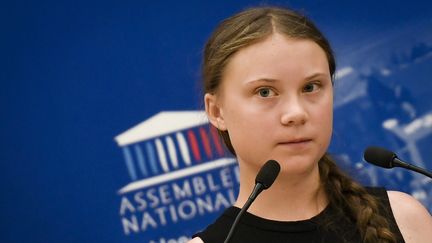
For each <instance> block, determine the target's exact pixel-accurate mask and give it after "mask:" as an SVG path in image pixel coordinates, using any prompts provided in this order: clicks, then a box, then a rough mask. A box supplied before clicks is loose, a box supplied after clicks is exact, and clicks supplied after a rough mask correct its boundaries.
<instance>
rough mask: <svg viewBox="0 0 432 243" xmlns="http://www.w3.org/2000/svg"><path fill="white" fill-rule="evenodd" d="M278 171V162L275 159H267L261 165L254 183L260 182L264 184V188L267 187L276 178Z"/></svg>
mask: <svg viewBox="0 0 432 243" xmlns="http://www.w3.org/2000/svg"><path fill="white" fill-rule="evenodd" d="M279 171H280V165H279V163H278V162H277V161H276V160H269V161H267V162H266V163H265V164H264V165H263V167H261V169H260V171H259V172H258V175H257V176H256V178H255V183H260V184H262V185H263V186H264V189H268V188H269V187H270V186H271V185H272V184H273V182H274V181H275V180H276V177H277V176H278V174H279Z"/></svg>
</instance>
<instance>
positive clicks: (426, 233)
mask: <svg viewBox="0 0 432 243" xmlns="http://www.w3.org/2000/svg"><path fill="white" fill-rule="evenodd" d="M387 194H388V196H389V199H390V205H391V208H392V211H393V214H394V217H395V219H396V223H397V224H398V227H399V229H400V231H401V233H402V235H403V237H404V239H405V241H406V242H407V243H410V242H415V243H422V242H425V243H426V242H430V239H431V238H432V216H431V215H430V213H429V212H428V211H427V210H426V208H425V207H423V205H422V204H421V203H420V202H419V201H417V200H416V199H415V198H414V197H412V196H411V195H409V194H406V193H403V192H398V191H388V192H387Z"/></svg>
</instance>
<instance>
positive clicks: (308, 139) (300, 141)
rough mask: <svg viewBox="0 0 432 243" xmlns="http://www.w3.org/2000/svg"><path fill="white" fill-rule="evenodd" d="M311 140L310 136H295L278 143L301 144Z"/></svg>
mask: <svg viewBox="0 0 432 243" xmlns="http://www.w3.org/2000/svg"><path fill="white" fill-rule="evenodd" d="M311 141H312V139H310V138H296V139H291V140H287V141H282V142H279V144H301V143H307V142H311Z"/></svg>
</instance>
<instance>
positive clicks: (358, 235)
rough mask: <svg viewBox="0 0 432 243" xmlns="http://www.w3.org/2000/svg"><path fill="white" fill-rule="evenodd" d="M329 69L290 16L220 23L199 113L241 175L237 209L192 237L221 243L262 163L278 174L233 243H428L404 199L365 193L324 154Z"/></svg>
mask: <svg viewBox="0 0 432 243" xmlns="http://www.w3.org/2000/svg"><path fill="white" fill-rule="evenodd" d="M334 72H335V60H334V56H333V53H332V50H331V47H330V45H329V43H328V42H327V40H326V39H325V37H324V36H323V35H322V34H321V33H320V31H319V30H318V29H317V28H316V27H315V26H314V24H313V23H311V22H310V21H309V20H308V19H307V18H305V17H304V16H302V15H301V14H298V13H296V12H294V11H291V10H288V9H283V8H274V7H265V8H252V9H248V10H246V11H243V12H240V13H238V14H237V15H235V16H233V17H230V18H228V19H226V20H225V21H223V22H222V23H221V24H220V25H219V26H218V28H217V29H216V30H215V32H214V33H213V35H212V36H211V38H210V39H209V41H208V43H207V45H206V48H205V53H204V63H203V79H204V89H205V90H204V91H205V97H204V100H205V108H206V112H207V114H208V118H209V120H210V122H211V124H212V125H213V126H215V127H216V128H217V129H218V130H219V131H220V133H221V136H222V137H223V139H224V141H225V143H226V145H227V147H228V148H229V150H230V151H231V152H232V153H233V154H234V155H235V156H236V157H237V160H238V162H239V168H240V191H239V195H238V198H237V201H236V203H235V205H234V206H233V207H231V208H228V209H227V210H226V211H225V213H224V214H223V215H222V216H220V218H218V219H217V220H216V221H215V223H213V224H212V225H210V226H208V227H207V229H205V230H204V231H203V232H200V233H198V234H196V235H195V237H194V238H193V239H192V240H191V241H190V242H192V243H197V242H205V243H213V242H214V243H216V242H217V243H220V242H223V241H224V239H225V237H226V236H227V234H228V231H229V228H230V227H231V224H232V223H233V221H234V218H235V216H236V214H237V213H238V212H239V211H240V209H239V208H241V207H242V206H243V205H244V203H245V202H246V200H247V198H248V196H249V193H250V192H251V191H252V189H253V187H254V182H255V176H256V174H257V173H258V171H259V169H260V168H261V166H262V165H263V164H264V163H265V162H266V161H267V160H269V159H274V160H276V161H278V162H279V164H280V165H281V172H280V174H279V176H278V178H277V179H276V181H275V182H274V184H273V186H272V187H271V188H270V189H268V190H266V191H264V192H263V193H262V194H261V195H260V196H259V197H258V198H257V199H256V201H255V202H254V203H253V204H252V206H251V207H250V208H249V210H248V212H247V213H246V214H245V215H244V217H243V218H242V220H241V221H240V223H239V225H238V228H237V231H236V233H235V235H234V236H233V238H232V240H231V242H331V243H335V242H374V243H375V242H413V243H421V242H425V243H426V242H431V241H432V218H431V216H430V214H429V213H428V211H427V210H426V209H425V208H424V207H423V206H422V205H421V204H420V203H419V202H417V201H416V200H415V199H413V198H412V197H411V196H409V195H407V194H404V193H401V192H390V191H389V192H386V191H385V190H384V189H380V188H369V189H365V188H363V187H362V186H360V185H359V184H357V183H356V182H354V181H353V180H352V179H350V178H349V177H347V176H346V175H345V174H343V173H342V172H341V171H340V170H339V169H338V167H337V166H336V164H335V163H334V162H333V161H332V159H331V158H330V157H329V156H328V155H327V154H326V150H327V148H328V146H329V143H330V137H331V134H332V121H333V113H332V111H333V75H334Z"/></svg>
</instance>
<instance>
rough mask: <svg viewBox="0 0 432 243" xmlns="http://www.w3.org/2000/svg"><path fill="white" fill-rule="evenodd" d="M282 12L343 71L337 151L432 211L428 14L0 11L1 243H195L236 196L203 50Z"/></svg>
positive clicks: (304, 6)
mask: <svg viewBox="0 0 432 243" xmlns="http://www.w3.org/2000/svg"><path fill="white" fill-rule="evenodd" d="M258 5H278V6H287V7H291V8H293V9H296V10H298V11H300V12H303V13H305V14H306V15H307V16H309V17H310V18H311V19H312V20H314V21H315V22H316V24H317V25H318V26H319V28H320V29H321V30H322V31H323V32H324V33H325V35H326V36H327V37H328V39H329V40H330V42H331V43H332V44H333V48H334V50H335V53H336V58H337V66H338V71H337V78H336V81H335V90H336V94H335V124H334V127H335V131H334V137H333V142H332V145H331V147H330V152H331V153H332V154H333V155H334V156H335V157H336V158H337V159H338V161H339V164H340V165H341V166H342V167H344V168H345V169H346V170H347V171H348V172H349V173H351V174H352V175H353V176H355V177H356V178H357V179H358V180H360V181H361V182H362V183H364V184H365V185H379V186H385V187H387V188H388V189H395V190H401V191H404V192H407V193H410V194H412V195H413V196H415V197H416V198H417V199H419V200H420V201H421V202H422V203H423V205H424V206H425V207H427V208H428V210H429V211H430V212H431V211H432V183H431V180H429V179H427V178H426V177H424V176H422V175H418V174H414V173H411V172H407V171H404V170H403V169H400V168H395V169H392V170H385V169H381V168H377V167H373V166H370V165H368V164H366V163H365V162H363V151H364V149H365V148H366V147H367V146H370V145H379V146H383V147H386V148H388V149H391V150H393V151H395V152H396V153H397V154H398V155H399V157H400V158H401V159H403V160H406V161H409V162H411V163H413V164H415V165H418V166H421V167H424V168H427V169H429V170H432V152H431V151H432V150H431V149H432V146H431V145H432V98H431V90H432V82H431V81H432V80H431V77H432V71H431V70H432V32H431V29H432V3H430V2H429V1H409V2H406V1H372V0H363V1H323V0H302V1H300V0H293V1H243V0H240V1H182V2H179V1H122V2H120V1H111V0H107V1H79V0H78V1H19V0H18V1H10V2H3V3H1V7H0V19H1V21H0V26H1V29H2V35H1V38H0V43H1V45H0V50H1V52H0V53H1V56H2V58H1V66H2V68H1V72H0V82H1V88H0V111H1V114H2V118H1V119H0V134H1V137H2V139H1V140H0V171H1V176H0V181H1V183H0V186H1V197H0V208H1V217H0V227H1V229H2V232H3V233H1V234H0V241H1V242H170V243H175V242H185V241H186V240H187V238H188V237H190V236H191V234H193V233H194V232H196V231H198V230H200V229H202V228H203V227H204V226H205V225H207V224H208V223H209V222H211V221H212V220H213V219H214V218H215V217H216V216H217V215H218V214H220V213H221V212H222V211H223V209H224V208H225V207H227V206H228V205H229V204H230V203H231V202H232V200H233V198H234V197H235V193H236V186H237V185H238V182H237V181H236V175H237V172H238V171H237V167H236V165H235V161H234V160H233V159H232V158H231V157H229V156H228V155H227V154H226V153H225V152H224V151H222V150H221V147H220V141H219V140H218V139H217V138H216V137H215V136H214V135H215V134H214V131H213V130H211V129H209V127H208V125H207V123H206V120H205V116H204V115H203V114H202V112H201V111H202V109H203V106H202V92H201V88H200V63H201V54H202V50H203V46H204V43H205V41H206V39H207V38H208V37H209V35H210V33H211V31H212V30H213V29H214V28H215V26H216V25H217V24H218V23H219V22H220V21H221V20H223V19H224V18H226V17H228V16H230V15H232V14H233V13H236V12H238V11H240V10H243V9H245V8H247V7H251V6H258Z"/></svg>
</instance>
